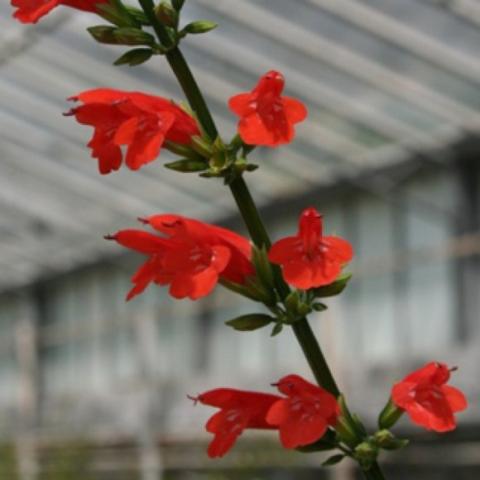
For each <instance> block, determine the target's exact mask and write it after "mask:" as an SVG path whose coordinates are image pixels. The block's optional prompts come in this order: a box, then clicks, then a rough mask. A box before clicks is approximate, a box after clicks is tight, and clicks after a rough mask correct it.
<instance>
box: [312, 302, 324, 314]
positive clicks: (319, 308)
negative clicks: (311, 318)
mask: <svg viewBox="0 0 480 480" xmlns="http://www.w3.org/2000/svg"><path fill="white" fill-rule="evenodd" d="M312 308H313V309H314V310H315V311H316V312H324V311H325V310H326V309H327V308H328V307H327V306H326V305H325V304H324V303H314V304H313V305H312Z"/></svg>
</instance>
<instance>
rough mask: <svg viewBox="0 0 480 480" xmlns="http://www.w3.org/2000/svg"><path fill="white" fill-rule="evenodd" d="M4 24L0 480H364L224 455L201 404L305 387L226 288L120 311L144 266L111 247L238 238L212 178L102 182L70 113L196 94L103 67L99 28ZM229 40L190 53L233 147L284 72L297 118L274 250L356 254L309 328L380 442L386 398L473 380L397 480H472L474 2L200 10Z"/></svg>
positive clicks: (251, 440)
mask: <svg viewBox="0 0 480 480" xmlns="http://www.w3.org/2000/svg"><path fill="white" fill-rule="evenodd" d="M9 3H10V2H5V1H4V2H2V4H1V5H0V27H1V28H0V155H1V161H0V266H1V270H0V271H1V275H0V479H2V480H3V479H5V480H106V479H108V480H160V479H162V480H166V479H174V480H177V479H181V480H196V479H204V480H224V479H225V480H226V479H229V480H230V479H233V480H237V479H238V480H268V479H274V480H286V479H289V478H292V477H294V478H296V479H300V480H308V479H313V478H315V479H327V478H328V479H337V480H351V479H354V478H357V475H358V474H357V473H356V472H355V470H354V469H353V466H352V465H350V464H349V463H348V462H344V464H343V465H341V467H339V468H336V469H332V470H331V471H327V470H325V469H320V463H321V461H322V459H323V457H322V455H302V454H299V453H295V452H294V453H290V452H286V451H284V450H282V449H281V448H280V447H279V445H278V442H277V439H276V435H275V434H272V433H267V434H262V433H261V432H260V433H256V432H254V431H249V432H246V434H244V435H243V437H242V439H241V441H239V442H238V444H237V445H236V447H235V448H234V450H232V451H231V452H230V453H229V454H228V455H227V456H226V457H225V458H224V459H222V460H214V461H212V460H209V459H208V458H207V456H206V445H207V443H208V441H209V436H208V435H207V434H206V433H205V432H204V429H203V426H204V423H205V421H206V419H207V418H208V417H209V416H210V415H211V414H212V413H213V410H211V409H209V408H208V407H202V406H197V407H196V408H194V407H193V405H192V402H190V401H189V400H188V399H187V398H186V394H187V393H188V394H193V395H195V394H197V393H199V392H202V391H205V390H208V389H211V388H215V387H218V386H231V387H237V388H245V389H259V390H264V391H268V390H269V389H270V388H271V387H269V384H270V383H271V382H274V381H276V380H277V379H278V378H280V376H282V375H285V374H288V373H293V372H295V373H298V374H302V375H305V376H306V377H307V378H311V375H310V372H309V370H308V368H307V365H306V362H305V360H304V359H303V357H302V354H301V352H300V349H299V347H298V345H297V344H296V341H295V339H294V337H293V335H291V334H290V333H289V332H288V331H285V332H283V333H282V334H281V335H279V336H277V337H275V338H271V337H270V336H269V333H270V331H269V329H264V330H260V331H257V332H254V333H246V334H241V333H237V332H234V331H233V330H231V329H229V328H227V327H225V326H224V325H223V322H224V321H225V320H228V319H230V318H233V317H235V316H237V315H239V314H241V313H250V312H252V311H254V310H252V309H255V307H254V306H251V305H249V304H248V303H245V302H243V301H241V300H240V299H239V298H236V297H235V296H234V295H233V294H231V293H229V292H226V291H223V290H221V289H220V288H218V289H217V290H216V292H215V294H214V295H211V296H210V297H208V298H205V299H203V300H201V301H197V302H190V301H188V300H184V301H180V302H174V301H173V300H172V299H170V298H168V297H167V295H166V293H165V290H162V289H160V288H155V287H151V288H150V289H149V290H148V292H147V293H145V294H143V295H142V296H140V297H137V298H136V299H135V300H134V301H132V302H130V303H128V304H126V303H125V301H124V297H125V294H126V292H127V291H128V289H129V278H130V276H131V275H132V274H133V272H134V271H135V270H136V268H137V266H138V265H139V264H140V263H141V262H142V260H143V259H142V258H141V256H139V255H127V254H125V250H123V249H121V248H120V247H118V246H117V245H115V244H112V243H109V242H106V241H104V240H103V239H102V236H103V235H104V234H107V233H112V232H115V231H116V230H118V229H122V228H129V227H136V225H137V224H136V220H135V219H136V217H138V216H146V215H150V214H153V213H160V212H178V213H181V214H183V215H187V216H193V217H197V218H199V219H202V220H206V221H214V222H217V223H219V224H222V225H226V226H228V227H230V228H234V229H236V230H237V231H239V232H244V227H243V224H242V223H241V221H240V219H239V217H238V215H237V213H236V210H235V207H234V203H233V200H232V199H231V198H230V194H229V192H228V191H227V189H225V188H224V187H223V186H222V185H221V182H220V181H218V182H216V181H214V180H213V181H207V180H205V179H201V178H198V177H197V176H195V175H189V176H187V175H182V174H178V173H173V172H171V171H167V170H165V169H164V168H162V163H163V162H164V161H171V159H172V157H170V156H169V154H168V152H162V155H161V158H160V159H159V160H158V161H156V162H153V163H152V164H150V165H148V166H146V167H144V168H142V169H141V170H140V171H139V172H136V173H134V172H131V171H127V170H126V169H124V170H122V171H120V172H117V173H113V174H111V175H108V176H105V177H101V176H100V175H99V174H98V173H97V165H96V161H95V160H93V159H91V158H89V150H88V149H87V148H86V147H85V144H86V143H87V141H88V140H89V138H90V136H91V130H90V129H89V128H84V127H81V126H79V125H78V124H76V123H75V121H74V120H73V119H71V118H63V117H62V115H61V113H62V112H64V111H67V110H68V109H69V107H70V106H69V105H68V103H67V102H66V101H65V100H64V99H65V98H67V97H69V96H71V95H73V94H75V93H78V92H80V91H83V90H87V89H91V88H95V87H99V86H108V87H112V88H119V89H123V90H141V91H145V92H149V93H154V94H160V95H164V96H168V97H172V98H174V99H177V100H180V99H183V97H182V94H181V92H180V91H179V89H178V87H177V85H176V83H175V80H174V78H173V76H172V75H171V74H170V71H169V69H168V68H167V65H166V63H165V62H164V60H163V59H161V58H158V59H154V60H152V61H151V62H149V63H148V64H147V65H144V66H141V67H138V68H135V69H131V68H129V67H121V68H120V67H112V66H111V63H112V62H113V61H114V60H115V59H116V58H117V57H118V56H120V54H121V53H123V52H124V51H125V49H124V48H123V47H107V46H101V45H96V44H95V43H94V42H93V40H92V39H91V38H90V37H89V36H88V35H87V34H86V32H85V28H86V27H88V26H91V25H93V24H101V23H102V20H101V19H99V18H97V17H95V16H93V15H88V14H82V13H80V12H78V11H74V10H71V9H67V8H58V9H56V10H55V11H54V12H52V13H51V14H50V15H49V16H48V17H46V18H44V19H43V20H42V21H41V22H40V23H39V24H38V25H36V26H22V25H20V24H19V23H17V22H15V21H14V20H13V19H12V18H11V14H12V8H11V7H10V5H9ZM200 18H206V19H210V20H213V21H216V22H218V23H219V24H220V26H219V28H218V29H217V30H215V31H213V32H212V33H209V34H208V35H202V36H200V37H189V38H188V39H187V40H185V41H184V42H183V43H182V48H183V50H184V52H185V54H186V56H187V58H188V60H189V61H190V62H191V65H192V68H193V70H194V73H195V75H196V76H197V78H198V81H199V83H200V85H201V87H202V88H203V90H204V92H205V93H206V97H207V99H208V101H209V104H210V105H211V107H212V109H213V111H214V114H215V118H216V120H217V122H218V124H220V126H221V130H222V131H223V132H224V134H225V138H228V136H229V135H232V134H233V132H234V130H235V118H234V116H233V115H232V114H231V113H229V111H228V109H227V107H226V103H227V99H228V98H229V97H230V96H231V95H233V94H235V93H238V92H241V91H247V90H250V89H251V88H252V87H253V86H254V84H255V83H256V81H257V79H258V77H259V76H260V75H261V74H263V73H264V72H266V71H267V70H270V69H277V70H280V71H282V72H283V73H284V74H285V76H286V79H287V94H289V95H291V96H295V97H298V98H300V99H301V100H302V101H304V102H305V103H306V104H307V105H308V107H309V111H310V115H309V118H308V121H307V122H305V123H304V124H302V125H300V126H299V127H298V129H297V130H298V135H297V139H296V141H295V142H294V143H293V144H291V145H289V146H288V147H284V148H281V149H271V150H267V149H257V150H256V151H255V152H254V153H253V154H252V161H254V162H255V163H258V164H259V165H260V166H261V168H260V169H259V170H258V171H257V172H255V173H254V174H251V175H248V178H247V181H248V183H249V185H250V186H251V189H252V191H253V193H254V196H255V198H256V199H257V200H258V203H259V205H260V206H261V207H262V213H263V216H264V219H265V221H266V222H267V224H268V227H269V228H270V230H271V232H272V236H273V238H274V239H278V238H280V237H281V236H284V235H285V234H291V233H292V232H294V231H296V221H297V218H298V214H299V213H300V211H301V210H302V209H303V208H304V207H306V206H309V205H313V206H315V207H316V208H318V209H319V210H320V211H322V212H323V213H324V214H325V224H326V227H325V228H326V232H327V233H335V234H338V235H341V236H343V237H345V238H347V239H349V240H350V241H351V242H352V243H353V245H354V247H355V251H356V257H355V261H354V262H353V263H352V265H351V267H350V269H351V271H352V272H353V274H354V276H353V280H352V281H351V283H350V285H349V286H348V288H347V290H346V291H345V292H344V294H343V295H342V296H341V298H338V299H333V300H330V301H328V302H327V303H328V306H329V309H328V310H327V311H326V312H324V313H322V314H317V315H316V316H315V315H314V316H312V318H311V323H312V326H313V328H314V330H315V332H316V333H317V334H318V336H319V339H320V341H321V343H322V345H323V347H324V348H325V352H326V355H327V357H328V359H329V361H330V362H331V364H332V367H333V369H334V371H335V373H336V374H337V376H338V379H339V382H340V384H341V385H342V387H343V390H344V391H345V392H346V394H347V395H348V397H349V399H350V403H351V406H352V408H353V409H354V410H356V411H358V412H359V413H360V414H361V415H362V416H364V417H365V418H366V420H367V422H368V423H369V425H370V426H371V427H372V428H374V422H375V417H376V414H377V412H378V411H379V409H380V408H381V407H382V406H383V404H384V403H385V401H386V399H387V398H388V395H389V391H390V388H391V385H392V384H393V382H394V381H396V380H399V379H400V378H402V377H403V376H404V375H405V374H406V373H407V372H409V371H411V370H412V369H414V368H417V367H419V366H421V365H423V363H425V362H427V361H430V360H433V359H436V360H441V361H444V362H447V363H449V364H450V365H458V366H459V367H460V369H459V370H458V372H456V373H455V375H454V376H453V384H454V385H456V386H458V387H460V388H462V389H463V390H464V391H465V392H466V393H467V396H468V397H469V400H470V408H469V410H468V411H467V412H465V413H463V414H461V415H460V416H459V418H460V426H459V428H458V429H457V431H456V432H454V433H453V434H449V435H446V436H441V437H440V436H437V435H430V434H426V433H424V432H422V431H421V430H420V429H417V428H413V427H410V425H409V423H408V421H406V420H405V419H404V420H402V421H401V422H400V423H399V424H398V426H397V427H396V431H397V432H399V434H402V433H403V434H407V435H409V436H412V437H414V438H416V441H415V442H414V443H413V446H411V447H409V448H408V449H407V450H405V451H403V452H401V453H398V454H392V455H389V456H386V457H385V468H386V471H387V472H388V474H389V475H388V478H389V479H405V478H415V479H417V478H418V479H420V478H421V479H426V480H430V479H432V480H433V479H435V480H442V479H447V478H448V479H450V478H452V476H453V475H455V478H456V479H457V480H461V479H472V480H473V479H478V478H479V476H480V408H479V402H478V398H479V393H480V392H479V390H480V381H479V380H480V379H479V373H478V366H479V364H480V349H479V346H480V333H479V328H478V317H479V307H480V305H479V297H480V286H479V285H480V282H479V280H480V196H479V189H480V163H479V158H478V155H479V152H480V139H479V135H478V134H479V132H480V58H479V55H478V53H479V49H480V2H478V0H450V1H449V0H442V1H440V0H296V1H295V2H292V1H290V0H275V1H273V0H243V1H235V0H223V1H216V0H189V1H187V3H186V6H185V8H184V21H185V22H187V21H190V20H193V19H200Z"/></svg>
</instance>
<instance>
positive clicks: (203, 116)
mask: <svg viewBox="0 0 480 480" xmlns="http://www.w3.org/2000/svg"><path fill="white" fill-rule="evenodd" d="M139 2H140V4H141V6H142V8H143V10H144V12H145V15H146V16H147V18H148V19H149V21H150V22H151V25H152V27H153V29H154V30H155V32H156V34H157V36H158V39H159V40H160V42H161V43H162V44H163V45H165V46H169V45H170V42H171V39H170V36H169V35H168V32H167V30H166V29H165V27H164V26H163V25H162V24H161V23H160V22H159V21H158V19H157V17H156V16H155V13H154V4H153V1H152V0H139ZM166 57H167V60H168V63H169V64H170V67H171V68H172V70H173V72H174V74H175V76H176V77H177V79H178V81H179V83H180V86H181V87H182V90H183V92H184V93H185V96H186V97H187V100H188V102H189V104H190V107H191V108H192V109H193V110H194V111H195V113H196V115H197V117H198V120H199V122H200V123H201V125H202V127H203V129H204V130H205V132H206V133H207V134H208V135H209V136H210V137H211V138H212V139H214V138H216V137H217V135H218V131H217V128H216V126H215V122H214V120H213V117H212V115H211V113H210V110H209V109H208V106H207V104H206V102H205V99H204V98H203V95H202V93H201V91H200V89H199V87H198V84H197V82H196V81H195V78H194V77H193V75H192V72H191V71H190V68H189V66H188V64H187V62H186V61H185V58H184V56H183V55H182V53H181V52H180V50H179V49H178V47H175V48H173V49H172V50H170V51H169V52H168V53H167V54H166ZM230 190H231V192H232V195H233V197H234V199H235V202H236V204H237V206H238V208H239V210H240V213H241V215H242V218H243V220H244V222H245V225H246V226H247V229H248V231H249V233H250V236H251V238H252V240H253V242H254V243H255V245H257V246H258V247H262V246H265V247H266V248H269V247H270V245H271V241H270V238H269V236H268V233H267V230H266V229H265V225H264V224H263V222H262V219H261V217H260V214H259V212H258V209H257V207H256V205H255V202H254V201H253V198H252V196H251V194H250V191H249V190H248V187H247V185H246V183H245V181H244V180H243V178H242V177H237V178H236V179H235V180H234V181H233V182H232V183H231V184H230ZM275 274H276V284H277V290H278V292H279V294H280V296H281V297H282V299H284V298H285V297H286V296H287V295H288V293H289V291H290V289H289V288H288V286H287V285H286V284H285V282H284V281H283V279H282V277H281V275H280V270H279V269H278V268H276V271H275ZM293 331H294V333H295V336H296V338H297V340H298V342H299V343H300V346H301V347H302V350H303V352H304V354H305V357H306V358H307V361H308V364H309V365H310V368H311V369H312V372H313V374H314V376H315V378H316V380H317V382H318V383H319V385H321V386H322V387H324V388H325V389H326V390H328V391H329V392H331V393H332V394H333V395H335V396H336V397H338V395H339V394H340V392H339V389H338V387H337V384H336V382H335V379H334V378H333V375H332V372H331V371H330V368H329V367H328V364H327V362H326V360H325V357H324V355H323V353H322V350H321V349H320V346H319V344H318V342H317V339H316V338H315V335H314V334H313V331H312V329H311V328H310V325H309V323H308V321H307V319H306V318H303V319H301V320H300V321H298V322H296V323H295V324H294V325H293ZM365 477H366V478H367V480H384V477H383V475H382V472H381V470H380V468H379V467H378V464H376V463H375V464H374V465H373V466H372V468H371V469H370V470H369V471H367V472H365Z"/></svg>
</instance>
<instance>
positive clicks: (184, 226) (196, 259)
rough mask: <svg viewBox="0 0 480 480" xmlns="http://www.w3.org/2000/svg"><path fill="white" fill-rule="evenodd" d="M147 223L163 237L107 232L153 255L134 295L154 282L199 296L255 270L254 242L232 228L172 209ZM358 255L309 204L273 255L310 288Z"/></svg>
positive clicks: (176, 293) (290, 277)
mask: <svg viewBox="0 0 480 480" xmlns="http://www.w3.org/2000/svg"><path fill="white" fill-rule="evenodd" d="M142 222H143V223H144V224H146V225H149V226H151V227H152V228H153V229H154V230H156V231H157V232H159V233H161V234H163V236H158V235H155V234H153V233H149V232H145V231H143V230H122V231H120V232H118V233H116V234H115V235H109V236H107V237H106V238H107V239H109V240H116V241H117V242H118V243H119V244H120V245H122V246H124V247H126V248H129V249H131V250H135V251H137V252H139V253H142V254H144V255H148V256H149V259H148V260H147V261H146V262H145V264H143V265H142V267H141V268H140V269H139V270H138V271H137V273H136V274H135V275H134V276H133V278H132V282H133V283H134V284H135V286H134V288H133V289H132V290H131V291H130V293H129V294H128V296H127V298H128V299H131V298H133V297H134V296H135V295H138V294H139V293H141V292H143V291H144V290H145V288H146V287H147V285H148V284H149V283H151V282H154V283H156V284H158V285H168V284H169V285H170V294H171V295H172V296H173V297H175V298H185V297H189V298H190V299H192V300H196V299H198V298H200V297H204V296H205V295H208V294H209V293H210V292H211V291H212V289H213V288H214V287H215V285H216V284H217V282H218V280H219V279H221V278H224V279H225V280H228V281H230V282H233V283H237V284H240V285H244V284H245V283H246V281H247V279H248V278H249V277H251V276H253V275H254V273H255V270H254V267H253V265H252V262H251V260H250V259H251V245H250V242H249V241H248V240H247V239H246V238H244V237H242V236H240V235H238V234H236V233H235V232H232V231H231V230H228V229H225V228H221V227H218V226H215V225H209V224H206V223H203V222H200V221H199V220H194V219H190V218H186V217H182V216H180V215H171V214H165V215H154V216H152V217H149V218H146V219H142ZM352 255H353V251H352V247H351V246H350V244H349V243H348V242H347V241H345V240H343V239H341V238H338V237H331V236H326V237H324V236H323V235H322V218H321V215H320V214H318V212H317V211H316V210H315V209H314V208H307V209H306V210H305V211H304V212H303V213H302V214H301V217H300V229H299V233H298V235H297V236H295V237H287V238H284V239H282V240H279V241H278V242H277V243H275V244H274V245H273V246H272V247H271V250H270V252H269V259H270V261H272V262H273V263H278V264H280V265H282V266H283V277H284V280H285V281H286V282H287V283H288V284H290V285H293V286H295V287H297V288H300V289H304V290H308V289H311V288H315V287H319V286H322V285H327V284H330V283H332V282H334V281H335V280H336V278H337V277H338V275H339V274H340V273H341V269H342V267H343V265H344V264H345V263H347V262H348V261H349V260H350V259H351V258H352Z"/></svg>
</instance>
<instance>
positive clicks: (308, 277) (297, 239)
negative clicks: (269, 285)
mask: <svg viewBox="0 0 480 480" xmlns="http://www.w3.org/2000/svg"><path fill="white" fill-rule="evenodd" d="M352 257H353V250H352V246H351V245H350V244H349V243H348V242H347V241H346V240H343V239H342V238H339V237H331V236H328V237H324V236H323V232H322V216H321V215H320V214H319V213H318V212H317V211H316V210H315V209H314V208H312V207H311V208H307V209H305V210H304V211H303V212H302V215H301V216H300V222H299V229H298V234H297V235H296V236H294V237H287V238H283V239H281V240H279V241H278V242H276V243H275V244H274V245H272V248H271V249H270V252H269V254H268V258H269V259H270V261H271V262H273V263H276V264H279V265H282V266H283V278H284V279H285V281H286V282H287V283H288V284H290V285H293V286H294V287H296V288H300V289H302V290H307V289H309V288H314V287H320V286H322V285H328V284H329V283H332V282H333V281H335V279H336V278H337V277H338V275H339V274H340V272H341V270H342V266H343V265H344V264H345V263H347V262H349V261H350V260H351V259H352Z"/></svg>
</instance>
